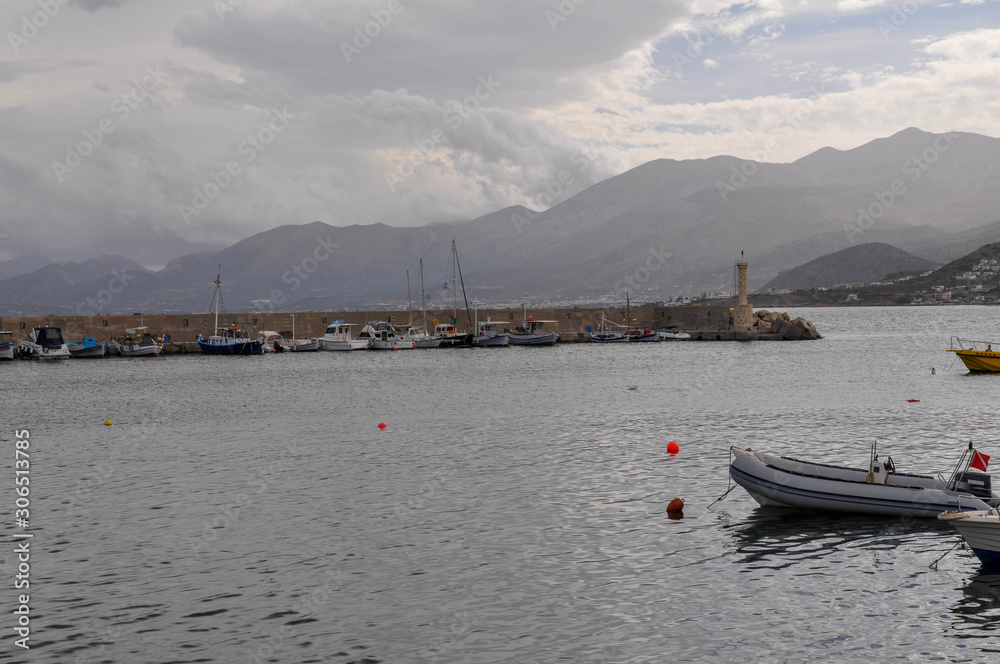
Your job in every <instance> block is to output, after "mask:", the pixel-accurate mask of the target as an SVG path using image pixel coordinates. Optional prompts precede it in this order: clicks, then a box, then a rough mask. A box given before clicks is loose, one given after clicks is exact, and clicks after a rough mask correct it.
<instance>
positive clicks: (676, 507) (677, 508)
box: [667, 498, 684, 512]
mask: <svg viewBox="0 0 1000 664" xmlns="http://www.w3.org/2000/svg"><path fill="white" fill-rule="evenodd" d="M683 510H684V501H683V500H681V499H680V498H674V499H673V500H671V501H670V503H669V504H668V505H667V511H668V512H681V511H683Z"/></svg>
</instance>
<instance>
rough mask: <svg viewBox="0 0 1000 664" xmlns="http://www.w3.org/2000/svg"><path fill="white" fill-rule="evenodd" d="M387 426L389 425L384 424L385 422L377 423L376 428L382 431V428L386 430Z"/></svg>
mask: <svg viewBox="0 0 1000 664" xmlns="http://www.w3.org/2000/svg"><path fill="white" fill-rule="evenodd" d="M387 426H389V425H388V424H386V423H385V422H379V423H378V428H379V429H384V428H386V427H387Z"/></svg>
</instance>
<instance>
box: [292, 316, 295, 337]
mask: <svg viewBox="0 0 1000 664" xmlns="http://www.w3.org/2000/svg"><path fill="white" fill-rule="evenodd" d="M292 340H293V341H294V340H295V312H294V311H293V312H292Z"/></svg>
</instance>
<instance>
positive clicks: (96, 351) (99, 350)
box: [66, 337, 108, 358]
mask: <svg viewBox="0 0 1000 664" xmlns="http://www.w3.org/2000/svg"><path fill="white" fill-rule="evenodd" d="M66 348H68V349H69V354H70V357H76V358H86V357H104V356H105V355H106V354H107V352H108V346H107V344H105V343H103V342H99V341H97V339H95V338H94V337H84V338H83V339H81V340H80V341H69V342H67V343H66Z"/></svg>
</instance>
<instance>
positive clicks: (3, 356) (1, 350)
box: [0, 331, 17, 360]
mask: <svg viewBox="0 0 1000 664" xmlns="http://www.w3.org/2000/svg"><path fill="white" fill-rule="evenodd" d="M16 348H17V344H15V343H14V333H13V332H7V331H0V360H13V359H14V350H15V349H16Z"/></svg>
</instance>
